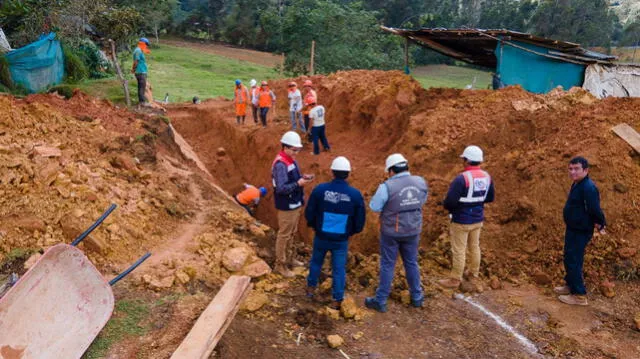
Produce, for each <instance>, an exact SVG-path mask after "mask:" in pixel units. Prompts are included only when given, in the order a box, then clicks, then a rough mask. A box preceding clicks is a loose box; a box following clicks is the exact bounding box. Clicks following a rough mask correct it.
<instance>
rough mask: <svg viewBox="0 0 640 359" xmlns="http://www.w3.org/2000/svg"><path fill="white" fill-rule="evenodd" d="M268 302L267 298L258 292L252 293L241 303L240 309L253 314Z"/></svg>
mask: <svg viewBox="0 0 640 359" xmlns="http://www.w3.org/2000/svg"><path fill="white" fill-rule="evenodd" d="M268 301H269V297H268V296H267V295H266V294H265V293H263V292H258V291H255V290H254V291H252V292H251V293H250V294H249V296H248V297H247V299H245V301H244V302H243V303H242V305H241V306H240V309H242V310H245V311H247V312H255V311H256V310H259V309H260V308H262V307H263V306H264V305H265V304H267V302H268Z"/></svg>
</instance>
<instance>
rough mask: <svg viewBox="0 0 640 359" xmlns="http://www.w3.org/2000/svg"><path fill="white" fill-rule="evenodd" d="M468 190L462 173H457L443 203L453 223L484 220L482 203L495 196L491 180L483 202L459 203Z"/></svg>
mask: <svg viewBox="0 0 640 359" xmlns="http://www.w3.org/2000/svg"><path fill="white" fill-rule="evenodd" d="M468 190H469V187H468V186H467V184H466V182H465V180H464V176H463V175H462V174H460V175H458V176H457V177H456V178H455V179H454V180H453V182H451V186H449V191H448V192H447V197H446V198H445V199H444V203H443V204H444V208H446V209H447V211H449V212H450V213H451V216H452V218H451V220H452V221H453V222H454V223H460V224H473V223H480V222H482V221H484V204H485V203H490V202H493V200H494V198H495V189H494V187H493V181H491V184H490V185H489V192H488V193H487V198H486V199H485V200H484V202H480V203H461V202H460V198H461V197H464V196H466V195H467V191H468Z"/></svg>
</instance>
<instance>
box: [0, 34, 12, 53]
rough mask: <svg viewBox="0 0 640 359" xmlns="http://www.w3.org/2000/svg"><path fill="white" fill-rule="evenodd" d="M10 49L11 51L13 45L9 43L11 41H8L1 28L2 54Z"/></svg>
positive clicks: (0, 48)
mask: <svg viewBox="0 0 640 359" xmlns="http://www.w3.org/2000/svg"><path fill="white" fill-rule="evenodd" d="M9 51H11V46H10V45H9V41H7V37H6V36H5V35H4V31H2V28H0V54H4V53H5V52H9Z"/></svg>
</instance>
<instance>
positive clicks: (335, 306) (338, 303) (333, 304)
mask: <svg viewBox="0 0 640 359" xmlns="http://www.w3.org/2000/svg"><path fill="white" fill-rule="evenodd" d="M341 306H342V301H341V300H340V301H337V300H334V301H332V302H331V304H329V308H331V309H335V310H340V307H341Z"/></svg>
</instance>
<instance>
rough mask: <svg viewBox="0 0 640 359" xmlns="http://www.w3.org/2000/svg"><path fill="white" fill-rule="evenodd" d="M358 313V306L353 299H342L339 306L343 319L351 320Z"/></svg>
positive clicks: (349, 297)
mask: <svg viewBox="0 0 640 359" xmlns="http://www.w3.org/2000/svg"><path fill="white" fill-rule="evenodd" d="M357 312H358V306H357V305H356V301H355V300H354V299H353V297H351V296H348V297H346V298H344V300H343V301H342V304H340V314H342V316H343V317H345V319H351V318H353V317H355V316H356V313H357Z"/></svg>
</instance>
